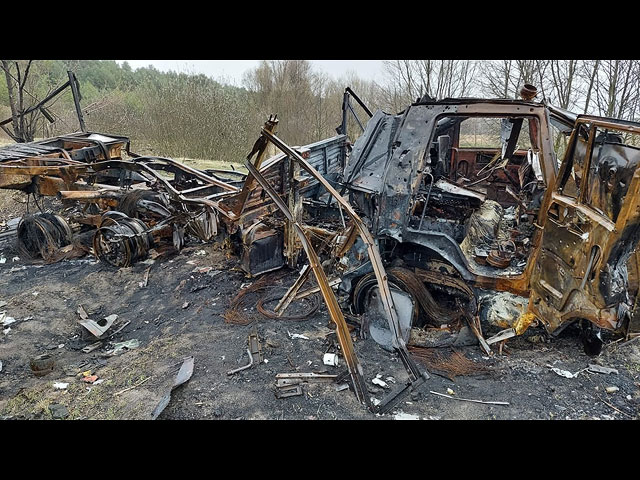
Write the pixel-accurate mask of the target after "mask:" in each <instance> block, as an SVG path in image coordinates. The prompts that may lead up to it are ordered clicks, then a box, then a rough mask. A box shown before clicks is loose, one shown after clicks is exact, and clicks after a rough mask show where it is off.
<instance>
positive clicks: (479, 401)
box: [429, 390, 509, 405]
mask: <svg viewBox="0 0 640 480" xmlns="http://www.w3.org/2000/svg"><path fill="white" fill-rule="evenodd" d="M429 393H433V394H434V395H439V396H441V397H447V398H451V399H452V400H460V401H462V402H473V403H484V404H486V405H509V402H493V401H487V402H485V401H482V400H471V399H469V398H458V397H452V396H451V395H446V394H444V393H438V392H434V391H432V390H430V391H429Z"/></svg>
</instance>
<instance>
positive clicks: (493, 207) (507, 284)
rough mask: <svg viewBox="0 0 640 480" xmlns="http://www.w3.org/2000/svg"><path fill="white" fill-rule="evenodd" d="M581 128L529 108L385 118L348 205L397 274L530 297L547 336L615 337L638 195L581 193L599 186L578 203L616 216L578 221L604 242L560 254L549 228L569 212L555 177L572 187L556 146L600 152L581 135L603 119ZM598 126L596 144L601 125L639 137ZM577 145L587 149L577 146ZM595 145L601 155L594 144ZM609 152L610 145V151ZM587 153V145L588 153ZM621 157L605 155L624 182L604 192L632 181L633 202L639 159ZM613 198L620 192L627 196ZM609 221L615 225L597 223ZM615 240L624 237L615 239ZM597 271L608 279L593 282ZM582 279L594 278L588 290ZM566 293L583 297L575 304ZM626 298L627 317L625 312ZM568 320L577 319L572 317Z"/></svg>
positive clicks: (418, 111)
mask: <svg viewBox="0 0 640 480" xmlns="http://www.w3.org/2000/svg"><path fill="white" fill-rule="evenodd" d="M576 118H577V117H576V116H575V115H573V114H570V113H569V112H564V111H562V110H560V109H556V108H553V107H549V106H548V105H546V104H544V103H538V102H533V101H528V100H487V99H467V98H462V99H445V100H440V101H434V100H432V99H430V98H425V99H421V100H419V101H417V102H416V103H414V104H412V105H411V106H410V107H408V108H407V109H406V110H405V111H403V112H401V113H399V114H396V115H392V114H387V113H384V112H382V111H377V112H376V113H375V114H373V115H372V117H371V118H370V120H369V122H368V123H367V124H366V126H365V128H364V131H363V133H362V135H361V136H360V137H359V138H358V139H357V140H356V142H355V143H354V145H353V149H352V151H351V154H350V156H349V158H348V160H347V162H346V164H345V168H344V172H343V176H342V179H341V183H342V188H343V192H345V191H348V194H349V199H350V201H351V203H352V204H353V205H356V206H357V208H358V210H359V211H361V212H362V213H363V216H364V217H366V219H367V220H368V221H369V222H370V225H369V227H370V228H371V231H372V233H373V234H374V236H375V237H376V238H377V240H378V242H379V246H380V250H381V254H382V255H383V258H385V260H386V261H387V262H388V264H398V263H400V264H401V265H403V266H405V267H408V268H410V269H412V270H413V271H414V272H416V273H417V274H418V276H421V278H422V279H423V280H424V279H425V278H430V279H431V283H432V285H433V284H435V283H438V281H437V280H435V279H434V277H433V274H436V275H441V276H442V277H443V278H444V277H453V278H458V279H459V280H461V281H462V282H464V283H465V284H466V285H468V286H469V287H473V288H477V289H484V290H497V291H507V292H511V293H513V294H516V295H519V296H522V297H529V295H530V294H531V302H530V305H529V307H528V308H529V311H528V313H529V318H530V319H532V318H534V317H537V318H538V319H540V320H541V321H542V323H543V324H544V325H545V327H546V328H547V330H548V331H549V333H554V332H555V331H560V330H561V328H560V327H561V326H565V325H566V324H567V323H570V321H573V320H575V319H576V318H586V319H588V320H590V321H591V322H592V323H594V324H595V325H596V326H598V327H602V328H609V329H614V330H615V329H619V328H621V327H622V323H623V320H622V318H623V317H624V315H626V317H625V318H626V319H627V324H628V319H629V318H630V316H631V314H630V313H626V314H625V313H620V309H622V311H623V312H629V311H630V310H632V306H629V303H628V296H629V295H628V293H626V292H627V289H626V286H624V285H623V284H625V282H626V273H625V272H626V270H625V272H623V270H624V268H623V267H622V265H623V264H624V265H626V263H627V260H629V258H630V256H631V253H630V252H633V249H634V247H635V244H636V241H637V231H638V229H637V228H636V227H635V226H633V225H635V223H633V219H632V217H633V215H632V213H633V214H634V215H635V214H636V211H635V210H633V209H634V208H636V207H635V206H634V205H635V204H634V205H630V206H629V205H628V204H627V203H625V202H627V200H628V201H629V202H633V201H634V200H633V199H634V198H637V195H635V193H634V194H633V195H631V194H629V193H627V194H626V196H623V197H624V198H623V197H620V195H619V194H613V197H612V199H611V200H606V201H605V200H603V195H604V194H603V193H602V192H605V191H607V190H606V188H605V187H595V186H593V185H594V184H593V180H591V181H588V183H587V184H585V185H583V187H582V188H583V189H587V185H591V186H593V188H595V189H596V190H594V193H593V194H591V195H592V197H588V196H586V197H585V195H587V192H586V191H585V190H582V191H581V193H582V196H581V197H578V198H579V199H580V198H581V199H583V200H586V199H587V198H594V199H595V198H597V199H598V201H600V202H605V203H607V202H608V203H607V205H604V204H603V205H601V208H604V209H608V210H605V212H610V213H611V215H608V214H607V213H604V214H603V213H597V214H596V213H594V212H591V210H592V209H588V207H586V206H584V205H583V206H582V207H581V208H578V210H579V213H575V214H574V220H575V216H579V217H578V218H579V222H581V223H582V224H585V222H587V223H592V224H593V225H594V226H595V225H596V224H597V225H600V226H598V228H597V230H598V232H595V231H594V232H592V233H590V234H589V235H590V236H589V235H586V233H585V231H583V230H580V234H579V235H578V236H575V235H574V234H573V232H571V233H565V234H564V235H565V237H567V238H563V240H562V246H561V247H560V244H555V243H556V241H557V238H558V235H559V234H558V233H557V232H554V233H550V231H551V230H552V229H553V228H555V224H554V226H553V227H552V226H550V225H547V223H549V222H553V221H556V220H557V219H550V217H549V215H547V211H548V210H549V209H553V208H556V209H559V210H562V209H563V208H569V207H570V206H569V204H568V203H567V202H568V201H567V200H565V199H564V197H563V195H562V194H561V193H554V194H552V191H553V187H554V185H555V182H556V178H558V174H559V173H560V175H561V178H573V177H571V174H568V173H566V169H567V168H569V167H566V161H565V163H564V164H563V167H562V168H560V162H559V158H558V156H557V153H556V150H557V149H558V148H557V146H558V145H559V144H562V142H565V143H566V138H567V137H568V136H569V134H570V133H571V132H573V133H571V137H570V141H569V148H568V149H567V155H568V156H569V155H572V154H573V153H571V152H574V151H581V152H583V154H584V153H585V152H586V153H587V154H591V153H592V152H593V151H594V148H595V147H594V146H593V145H600V144H598V143H597V141H595V140H589V139H587V140H585V139H584V136H585V133H584V132H585V131H586V132H590V131H591V130H590V128H591V123H588V120H590V121H591V122H596V119H594V118H593V117H589V118H588V119H587V117H585V118H582V119H581V120H580V121H579V122H578V123H577V125H578V127H576V128H578V133H576V131H574V124H575V121H576ZM598 121H599V122H605V123H599V124H598V125H600V127H596V128H597V129H599V130H597V132H599V133H602V128H605V127H604V125H606V127H608V128H614V127H617V128H622V129H623V130H624V131H625V132H630V131H634V132H635V130H634V129H636V128H637V126H636V125H635V124H634V125H631V124H624V125H623V123H622V122H617V121H613V120H608V122H609V123H607V121H605V120H598ZM585 122H586V123H585ZM585 128H586V130H585ZM605 130H606V128H605ZM580 132H582V133H580ZM563 134H564V135H563ZM580 138H582V139H583V140H577V139H580ZM589 138H590V137H589ZM593 141H595V142H596V143H595V144H593V145H592V143H589V142H593ZM585 142H586V143H585ZM607 142H608V141H605V142H604V145H609V143H610V142H609V143H607ZM585 145H586V146H588V145H591V150H589V149H588V148H587V147H586V146H585ZM620 145H621V144H615V147H614V146H612V147H607V148H605V153H606V152H608V151H609V150H612V149H613V150H615V152H616V153H615V155H614V158H613V159H609V160H607V162H610V163H611V162H613V164H615V165H618V170H617V172H618V173H616V174H614V177H612V179H610V180H608V181H609V183H611V182H613V184H615V183H616V182H617V177H615V175H624V180H623V182H624V184H625V185H626V187H625V188H626V189H628V192H635V190H633V188H634V187H635V185H636V184H635V183H633V182H631V179H632V178H633V179H635V178H636V177H635V176H634V175H635V174H634V173H633V172H635V170H634V168H635V163H634V161H635V157H634V156H633V155H632V152H635V151H636V150H635V148H636V147H632V146H629V145H625V146H620ZM613 150H612V151H613ZM607 155H608V157H611V155H613V154H611V155H609V154H607ZM581 164H588V162H587V161H586V160H584V161H583V163H581ZM587 168H588V167H587ZM598 171H600V170H598ZM632 171H633V172H632ZM623 172H624V173H623ZM630 172H631V173H630ZM563 173H564V175H565V177H562V175H563ZM567 175H568V177H567ZM573 175H580V174H579V173H578V174H573ZM594 175H596V174H594ZM597 175H605V177H606V175H608V174H604V173H599V174H597ZM597 175H596V176H597ZM629 175H631V176H629ZM627 177H628V178H627ZM580 178H581V179H585V178H586V177H584V176H583V177H580ZM598 178H599V177H598ZM603 181H605V180H603ZM585 182H587V180H585ZM605 182H606V181H605ZM630 182H631V183H630ZM607 185H609V184H607ZM598 188H599V189H598ZM607 188H610V189H614V190H615V191H616V192H617V191H620V188H621V187H619V186H615V185H614V186H611V185H610V186H609V187H607ZM603 189H604V190H603ZM564 191H565V192H566V188H565V190H564ZM626 191H627V190H625V192H626ZM605 196H606V195H605ZM554 205H555V207H554ZM573 208H574V209H575V208H577V207H573ZM569 209H570V210H571V208H569ZM596 210H597V209H596ZM614 213H615V216H612V215H613V214H614ZM558 215H560V213H558ZM568 215H571V213H568ZM603 215H604V217H607V218H603V219H600V218H599V217H601V216H603ZM595 216H597V217H598V219H597V220H595V219H594V218H595ZM562 218H565V217H562ZM634 218H635V217H634ZM585 219H586V220H585ZM567 221H568V220H567ZM575 221H576V222H578V220H575ZM629 221H631V224H629V225H627V224H628V223H629ZM616 222H618V223H616ZM594 228H595V227H594ZM556 230H557V229H556ZM564 230H565V231H567V232H568V230H569V229H568V227H566V228H565V229H564ZM614 231H615V232H617V233H616V234H612V232H614ZM623 231H624V232H625V233H624V235H623V234H622V232H623ZM571 235H574V236H573V237H571ZM580 235H582V236H580ZM569 237H570V238H569ZM604 237H606V238H607V242H609V243H610V242H613V243H614V244H615V245H617V247H616V246H614V245H613V244H611V245H610V244H609V243H607V245H608V247H606V248H607V250H606V251H605V246H604V245H601V244H598V246H596V243H597V241H602V240H601V239H602V238H604ZM614 237H615V238H614ZM622 237H626V238H628V240H623V239H622ZM616 239H617V240H616ZM593 242H596V243H593ZM616 242H617V243H616ZM621 242H622V243H621ZM592 243H593V245H592ZM553 244H555V245H554V246H552V245H553ZM545 245H548V246H547V247H546V248H545ZM585 249H586V250H585ZM614 250H615V252H613V251H614ZM570 251H572V252H573V262H572V260H571V259H570V258H568V257H567V258H566V262H565V263H566V265H565V264H563V263H562V262H560V260H559V259H562V258H563V255H564V256H568V255H569V252H570ZM612 252H613V253H612ZM556 257H559V258H556ZM609 257H611V259H610V260H608V259H609ZM634 258H635V257H634ZM587 267H588V268H587ZM598 268H601V269H605V270H603V271H602V274H597V273H594V272H595V271H596V269H598ZM625 268H626V267H625ZM425 272H426V273H425ZM563 272H564V273H563ZM585 272H586V273H585ZM606 272H609V273H606ZM429 275H430V276H429ZM585 275H589V276H590V277H589V278H590V280H588V282H587V283H586V284H585V282H584V281H583V279H584V278H586V277H585ZM601 276H603V279H601V280H600V277H601ZM591 277H593V278H591ZM623 277H624V278H623ZM392 280H393V279H392ZM443 281H444V282H445V283H446V281H445V280H443ZM532 281H533V283H532ZM603 282H604V283H603ZM574 283H576V285H575V286H574V285H573V284H574ZM627 283H628V282H627ZM636 283H637V282H636ZM449 284H451V282H449ZM347 285H348V284H347ZM625 285H626V284H625ZM570 287H571V288H573V287H575V288H577V289H582V290H583V293H581V294H576V293H574V294H570V292H569V291H568V290H567V289H569V288H570ZM585 289H588V290H585ZM355 290H358V288H357V285H356V287H355ZM574 290H575V289H574ZM622 290H624V291H625V293H624V294H623V293H621V291H622ZM636 290H637V287H636ZM468 291H469V290H467V292H468ZM596 291H597V292H596ZM616 292H617V293H616ZM595 297H598V298H599V301H595ZM623 297H624V298H625V300H624V302H626V303H625V305H627V307H619V306H618V305H620V304H619V303H618V302H619V301H621V300H622V299H623ZM578 298H579V299H578ZM586 298H589V299H590V301H591V302H592V304H593V307H589V309H588V310H589V312H584V305H585V301H586V300H585V299H586ZM572 299H573V300H572ZM567 302H569V303H567ZM593 302H595V303H593ZM354 303H355V304H357V303H358V299H354ZM568 305H572V306H570V307H569V306H568ZM596 305H597V308H596V307H595V306H596ZM566 308H569V310H571V309H573V310H574V312H573V314H569V313H568V312H569V310H566ZM594 308H595V310H594ZM360 309H361V310H362V306H361V307H360ZM356 310H357V308H356ZM596 310H597V311H596ZM552 312H553V313H552ZM579 312H583V314H584V315H583V316H582V317H581V316H580V315H581V313H579ZM621 315H622V317H621ZM621 322H622V323H621ZM518 333H522V329H521V330H520V331H518Z"/></svg>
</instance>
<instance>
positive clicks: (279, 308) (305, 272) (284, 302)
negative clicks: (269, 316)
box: [273, 264, 311, 317]
mask: <svg viewBox="0 0 640 480" xmlns="http://www.w3.org/2000/svg"><path fill="white" fill-rule="evenodd" d="M310 272H311V269H310V268H309V264H306V265H305V266H304V267H302V270H301V271H300V276H299V277H298V278H297V279H296V281H295V282H294V284H293V285H291V287H290V288H289V290H287V293H285V294H284V296H283V297H282V299H281V300H280V301H279V302H278V304H277V305H276V307H275V308H274V309H273V311H274V312H275V313H277V314H278V316H279V317H280V316H282V314H283V313H284V311H285V310H286V309H287V307H288V306H289V305H290V304H291V302H292V301H293V300H294V299H295V298H296V294H297V293H298V291H299V290H300V288H301V287H302V285H304V282H306V280H307V278H309V273H310Z"/></svg>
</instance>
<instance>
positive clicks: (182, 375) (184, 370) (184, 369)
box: [151, 357, 193, 420]
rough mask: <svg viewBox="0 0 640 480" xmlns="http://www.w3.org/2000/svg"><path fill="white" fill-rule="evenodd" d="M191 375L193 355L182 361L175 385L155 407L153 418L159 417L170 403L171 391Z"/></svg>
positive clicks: (174, 381)
mask: <svg viewBox="0 0 640 480" xmlns="http://www.w3.org/2000/svg"><path fill="white" fill-rule="evenodd" d="M191 375H193V357H187V358H185V360H184V362H182V366H181V367H180V370H179V371H178V374H177V375H176V378H175V379H174V380H173V386H172V387H171V389H170V390H169V391H168V392H167V393H166V395H165V396H164V397H162V400H160V402H159V403H158V405H157V406H156V408H154V410H153V412H152V413H151V420H155V419H156V418H158V416H159V415H160V414H161V413H162V411H163V410H164V409H165V408H166V406H167V405H169V401H170V400H171V392H173V390H175V388H176V387H179V386H180V385H182V384H183V383H185V382H186V381H187V380H189V379H190V378H191Z"/></svg>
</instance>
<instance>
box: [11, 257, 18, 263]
mask: <svg viewBox="0 0 640 480" xmlns="http://www.w3.org/2000/svg"><path fill="white" fill-rule="evenodd" d="M11 261H12V262H19V261H20V257H13V258H12V259H11Z"/></svg>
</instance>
